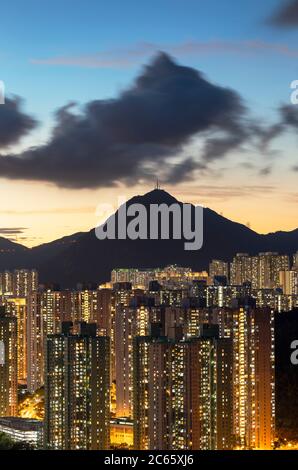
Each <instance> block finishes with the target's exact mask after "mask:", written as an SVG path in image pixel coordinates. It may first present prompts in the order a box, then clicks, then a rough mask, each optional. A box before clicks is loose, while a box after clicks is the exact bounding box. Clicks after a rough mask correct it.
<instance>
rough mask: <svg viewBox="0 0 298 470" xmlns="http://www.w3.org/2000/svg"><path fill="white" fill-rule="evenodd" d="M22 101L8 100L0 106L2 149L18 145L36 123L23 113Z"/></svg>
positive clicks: (0, 140) (0, 146) (0, 145)
mask: <svg viewBox="0 0 298 470" xmlns="http://www.w3.org/2000/svg"><path fill="white" fill-rule="evenodd" d="M21 104H22V102H21V99H20V98H18V97H16V98H13V99H8V98H7V99H6V100H5V104H1V105H0V148H1V149H3V148H5V147H7V146H9V145H11V144H15V143H17V142H18V141H19V140H20V139H21V137H23V136H24V135H26V134H27V133H28V132H30V131H31V130H32V129H33V128H34V127H35V126H36V121H35V120H34V119H33V118H32V117H30V116H28V115H27V114H25V113H23V112H22V111H21Z"/></svg>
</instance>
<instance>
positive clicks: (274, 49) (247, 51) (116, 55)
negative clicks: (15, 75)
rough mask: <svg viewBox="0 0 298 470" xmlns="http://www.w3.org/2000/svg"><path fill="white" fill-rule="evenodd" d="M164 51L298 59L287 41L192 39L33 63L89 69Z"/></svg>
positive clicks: (127, 64) (118, 65)
mask: <svg viewBox="0 0 298 470" xmlns="http://www.w3.org/2000/svg"><path fill="white" fill-rule="evenodd" d="M160 50H163V51H165V52H167V53H169V54H173V55H176V56H177V57H184V56H202V55H209V54H214V55H219V54H220V55H221V54H238V55H246V56H247V55H255V54H261V53H272V54H276V55H280V56H285V57H289V58H298V49H297V48H290V47H289V46H288V45H287V44H277V43H269V42H265V41H261V40H247V41H221V40H214V41H207V42H201V41H188V42H182V43H180V44H157V43H150V42H140V43H138V44H135V45H133V46H132V47H129V48H119V49H111V50H107V51H100V52H98V53H95V54H86V55H77V56H76V55H70V56H55V57H47V58H33V59H30V62H31V63H32V64H41V65H42V64H44V65H55V66H71V67H87V68H126V67H131V66H133V65H135V64H138V63H140V62H141V61H143V60H144V59H147V58H148V57H149V56H150V55H152V54H154V53H156V52H157V51H160Z"/></svg>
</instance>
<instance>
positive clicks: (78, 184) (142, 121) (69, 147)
mask: <svg viewBox="0 0 298 470" xmlns="http://www.w3.org/2000/svg"><path fill="white" fill-rule="evenodd" d="M73 106H74V105H73V103H71V104H69V105H67V106H65V107H63V108H61V109H60V110H59V111H58V112H57V114H56V125H55V128H54V131H53V134H52V137H51V139H50V140H49V142H48V143H47V144H45V145H43V146H41V147H38V148H34V149H30V150H28V151H26V152H24V153H23V154H22V155H17V156H16V155H7V156H3V157H1V158H0V176H2V177H6V178H11V179H29V180H41V181H49V182H52V183H55V184H56V185H58V186H63V187H70V188H84V187H98V186H112V185H115V184H117V183H118V182H123V183H125V184H129V183H131V182H136V181H138V180H140V179H143V180H144V179H149V178H150V179H152V177H153V175H155V174H156V172H158V171H159V169H160V168H162V169H163V172H164V174H163V175H161V177H162V176H163V178H164V180H168V181H169V180H171V178H172V181H173V182H175V181H176V182H177V181H178V180H181V179H182V177H184V178H186V177H189V176H190V174H191V173H192V172H193V171H194V170H195V169H196V168H199V169H200V168H201V166H202V165H204V161H205V162H207V161H210V160H213V159H215V158H220V157H222V156H224V155H225V154H226V153H227V152H228V151H230V150H232V149H234V148H237V147H238V146H239V145H240V144H242V143H243V142H244V141H245V140H246V139H249V138H250V133H249V132H248V131H247V130H246V128H245V126H246V125H245V116H246V109H245V107H244V105H243V103H242V100H241V97H240V96H239V95H238V94H237V93H236V92H235V91H233V90H230V89H227V88H223V87H220V86H217V85H214V84H212V83H210V82H209V81H207V80H206V79H205V78H204V77H203V76H202V74H201V73H200V72H198V71H196V70H194V69H192V68H189V67H183V66H180V65H178V64H176V63H175V62H174V61H173V60H172V59H171V58H170V57H169V56H168V55H166V54H164V53H160V54H158V55H157V56H156V57H155V59H154V61H153V62H152V63H151V64H150V65H149V66H147V67H146V68H145V69H144V70H143V72H142V74H141V75H140V76H139V77H138V78H137V79H136V81H135V83H134V85H133V86H132V87H131V88H130V89H128V90H127V91H125V92H123V93H122V94H121V95H120V96H119V97H118V98H117V99H113V100H97V101H92V102H89V103H88V104H87V105H86V106H85V107H84V109H83V110H82V112H81V113H76V112H75V110H74V109H73ZM211 134H212V136H213V137H212V138H211V137H209V140H207V142H206V146H205V151H204V155H203V162H202V161H195V160H194V159H189V158H188V159H186V160H183V161H182V162H181V164H180V165H178V166H174V167H173V165H172V163H171V158H172V157H176V156H177V155H178V154H179V153H181V150H182V149H183V146H185V145H186V144H188V143H189V142H190V141H191V139H192V138H193V137H195V136H198V135H201V136H202V137H203V138H207V139H208V135H211Z"/></svg>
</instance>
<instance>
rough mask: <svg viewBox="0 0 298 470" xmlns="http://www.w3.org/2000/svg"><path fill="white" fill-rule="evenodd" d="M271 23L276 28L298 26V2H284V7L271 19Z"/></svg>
mask: <svg viewBox="0 0 298 470" xmlns="http://www.w3.org/2000/svg"><path fill="white" fill-rule="evenodd" d="M270 23H271V24H274V25H276V26H283V27H295V26H298V0H289V1H283V5H282V6H281V7H280V8H279V10H278V11H277V13H275V14H274V15H273V17H272V18H271V19H270Z"/></svg>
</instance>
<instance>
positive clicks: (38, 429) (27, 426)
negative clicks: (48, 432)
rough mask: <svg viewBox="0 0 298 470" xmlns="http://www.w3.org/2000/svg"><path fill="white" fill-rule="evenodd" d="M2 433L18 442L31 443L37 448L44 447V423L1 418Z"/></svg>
mask: <svg viewBox="0 0 298 470" xmlns="http://www.w3.org/2000/svg"><path fill="white" fill-rule="evenodd" d="M0 432H4V433H5V434H7V435H8V436H10V437H11V438H12V439H13V440H14V441H17V442H29V443H30V444H32V445H33V446H34V447H36V448H42V446H43V422H42V421H38V420H37V419H27V418H16V417H3V418H0Z"/></svg>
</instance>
